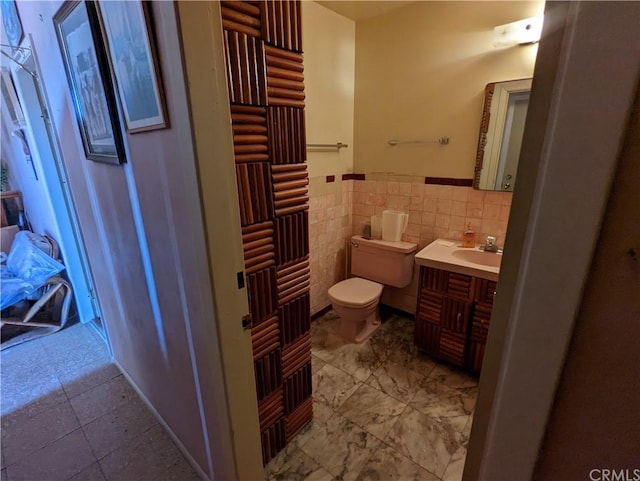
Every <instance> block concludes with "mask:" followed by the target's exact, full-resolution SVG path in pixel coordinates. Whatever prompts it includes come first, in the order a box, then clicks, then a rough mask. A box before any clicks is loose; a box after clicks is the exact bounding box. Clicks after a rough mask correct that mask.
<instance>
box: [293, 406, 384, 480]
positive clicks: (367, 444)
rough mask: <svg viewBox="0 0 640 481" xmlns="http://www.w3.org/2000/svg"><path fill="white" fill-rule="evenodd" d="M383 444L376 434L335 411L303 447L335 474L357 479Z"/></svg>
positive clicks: (315, 459)
mask: <svg viewBox="0 0 640 481" xmlns="http://www.w3.org/2000/svg"><path fill="white" fill-rule="evenodd" d="M379 445H380V440H378V439H377V438H376V437H374V436H373V435H371V434H369V433H368V432H367V431H365V430H363V429H362V428H360V427H359V426H357V425H356V424H354V423H352V422H351V421H349V420H348V419H347V418H345V417H343V416H340V415H339V414H334V415H333V416H332V417H331V418H330V419H329V420H328V421H327V422H326V423H325V424H324V425H323V426H321V427H320V429H318V430H317V432H316V433H315V434H314V436H313V437H311V438H310V439H308V440H307V441H306V442H305V443H304V444H303V445H302V450H303V451H304V452H305V453H306V454H307V455H309V456H310V457H311V458H312V459H313V460H314V461H315V462H317V463H318V464H319V465H320V466H321V467H323V468H324V469H325V470H326V471H328V472H329V473H331V474H332V475H333V476H336V477H338V478H339V479H340V480H342V481H353V480H355V479H356V478H357V476H358V473H359V472H360V471H361V470H362V468H363V467H364V466H365V464H366V462H367V460H368V459H369V457H371V454H372V453H373V451H374V450H375V449H376V448H377V447H378V446H379Z"/></svg>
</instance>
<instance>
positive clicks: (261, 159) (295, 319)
mask: <svg viewBox="0 0 640 481" xmlns="http://www.w3.org/2000/svg"><path fill="white" fill-rule="evenodd" d="M220 6H221V15H222V25H223V32H224V49H225V56H226V63H227V83H228V92H229V101H230V103H231V119H232V126H233V140H234V153H235V162H236V178H237V184H238V200H239V204H240V205H239V209H240V219H241V223H242V240H243V247H244V257H245V274H246V284H247V289H248V293H249V307H250V311H251V315H252V326H251V333H252V343H253V355H254V365H255V376H256V388H257V393H258V413H259V418H260V431H261V436H262V452H263V461H264V463H265V464H266V463H267V462H268V461H269V460H270V459H271V458H272V457H273V456H274V455H275V454H276V453H277V452H278V451H280V450H281V449H282V448H283V447H284V446H285V445H286V444H287V443H288V442H289V441H290V440H291V439H292V438H293V437H294V436H295V435H296V434H297V433H298V432H299V431H300V429H302V427H304V426H305V425H306V424H307V423H308V422H309V421H310V420H311V417H312V400H311V337H310V332H309V329H310V313H309V308H310V304H309V286H310V268H309V228H308V223H309V220H308V193H307V184H308V176H307V166H306V163H305V161H306V145H305V143H306V141H305V124H304V98H305V95H304V73H303V72H304V68H303V61H302V35H301V20H302V19H301V11H300V10H301V5H300V3H299V2H297V1H288V0H277V1H274V0H270V1H264V2H258V1H246V2H239V1H222V2H220Z"/></svg>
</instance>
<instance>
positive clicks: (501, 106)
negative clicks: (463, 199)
mask: <svg viewBox="0 0 640 481" xmlns="http://www.w3.org/2000/svg"><path fill="white" fill-rule="evenodd" d="M484 92H485V95H484V109H483V111H482V122H481V124H480V138H479V139H478V154H477V156H476V167H475V176H474V179H473V187H474V189H481V190H500V191H503V192H513V187H514V185H515V183H516V171H517V170H518V159H519V157H520V146H521V144H522V135H523V134H524V123H525V120H526V118H527V109H528V107H529V95H530V93H531V79H530V78H529V79H521V80H511V81H508V82H493V83H490V84H488V85H487V87H486V88H485V91H484Z"/></svg>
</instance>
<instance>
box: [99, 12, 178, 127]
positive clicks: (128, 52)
mask: <svg viewBox="0 0 640 481" xmlns="http://www.w3.org/2000/svg"><path fill="white" fill-rule="evenodd" d="M150 8H151V6H150V5H149V3H148V2H141V1H137V0H136V1H126V2H100V13H101V16H102V24H103V27H104V32H105V36H106V40H107V44H108V48H109V54H110V59H111V66H112V69H113V72H114V75H115V80H116V85H117V87H118V94H119V97H120V104H121V106H122V112H123V114H124V119H125V123H126V127H127V131H128V132H130V133H136V132H144V131H148V130H155V129H162V128H165V127H167V126H168V122H167V116H166V109H165V103H164V95H163V89H162V82H161V77H160V70H159V68H158V61H157V57H156V49H155V43H154V41H153V35H152V31H153V30H152V22H151V21H150V17H151V10H150Z"/></svg>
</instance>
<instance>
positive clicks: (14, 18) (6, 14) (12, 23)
mask: <svg viewBox="0 0 640 481" xmlns="http://www.w3.org/2000/svg"><path fill="white" fill-rule="evenodd" d="M0 11H1V12H2V24H3V26H4V32H5V33H6V34H7V40H8V41H9V45H11V46H12V47H13V48H14V49H17V48H18V47H19V46H20V43H21V42H22V39H23V38H24V32H23V31H22V22H21V21H20V15H18V7H17V6H16V2H15V0H0ZM14 51H15V50H14Z"/></svg>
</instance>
